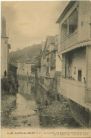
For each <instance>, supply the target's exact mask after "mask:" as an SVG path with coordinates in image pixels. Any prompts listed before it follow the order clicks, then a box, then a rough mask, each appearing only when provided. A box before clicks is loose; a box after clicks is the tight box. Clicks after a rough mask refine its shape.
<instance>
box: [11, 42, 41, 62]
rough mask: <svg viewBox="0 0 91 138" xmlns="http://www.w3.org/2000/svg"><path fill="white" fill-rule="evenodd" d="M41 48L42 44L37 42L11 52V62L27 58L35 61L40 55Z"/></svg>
mask: <svg viewBox="0 0 91 138" xmlns="http://www.w3.org/2000/svg"><path fill="white" fill-rule="evenodd" d="M40 50H41V44H35V45H32V46H30V47H26V48H24V49H21V50H17V51H15V52H11V53H10V54H9V63H11V62H16V61H25V60H26V59H30V60H31V61H32V62H33V61H34V59H35V57H36V56H38V55H39V53H40Z"/></svg>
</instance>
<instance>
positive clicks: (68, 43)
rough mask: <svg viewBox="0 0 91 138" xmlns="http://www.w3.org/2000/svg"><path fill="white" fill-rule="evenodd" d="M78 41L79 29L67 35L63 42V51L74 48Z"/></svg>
mask: <svg viewBox="0 0 91 138" xmlns="http://www.w3.org/2000/svg"><path fill="white" fill-rule="evenodd" d="M77 42H78V33H77V31H76V32H74V33H72V34H71V35H69V36H67V37H66V38H65V39H64V40H62V42H61V51H64V50H67V49H68V48H73V47H74V45H75V44H76V43H77Z"/></svg>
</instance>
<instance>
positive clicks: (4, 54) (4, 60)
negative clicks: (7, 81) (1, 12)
mask: <svg viewBox="0 0 91 138" xmlns="http://www.w3.org/2000/svg"><path fill="white" fill-rule="evenodd" d="M1 29H2V30H1V78H3V77H7V74H8V56H9V55H8V54H9V49H10V44H9V43H8V37H7V33H6V20H5V18H4V17H2V18H1Z"/></svg>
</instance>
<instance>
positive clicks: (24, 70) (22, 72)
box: [17, 59, 31, 94]
mask: <svg viewBox="0 0 91 138" xmlns="http://www.w3.org/2000/svg"><path fill="white" fill-rule="evenodd" d="M17 76H18V84H19V89H18V91H19V92H21V93H26V94H30V93H31V62H30V61H29V59H27V60H26V61H18V62H17Z"/></svg>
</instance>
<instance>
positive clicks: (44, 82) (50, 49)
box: [37, 36, 62, 99]
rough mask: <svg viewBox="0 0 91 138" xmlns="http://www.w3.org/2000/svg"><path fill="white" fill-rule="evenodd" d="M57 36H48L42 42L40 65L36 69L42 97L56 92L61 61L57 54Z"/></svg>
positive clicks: (45, 97)
mask: <svg viewBox="0 0 91 138" xmlns="http://www.w3.org/2000/svg"><path fill="white" fill-rule="evenodd" d="M57 50H58V36H48V37H47V39H46V41H45V42H43V47H42V50H41V53H40V65H39V68H38V69H37V71H38V73H37V74H38V78H39V84H40V86H41V87H42V89H44V90H43V92H44V94H42V95H44V99H47V97H48V96H49V93H50V95H51V94H52V95H53V94H54V96H55V95H56V94H57V89H58V88H59V86H58V85H57V84H59V83H57V80H58V77H59V78H60V75H61V69H62V67H61V62H60V57H59V56H58V51H57Z"/></svg>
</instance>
